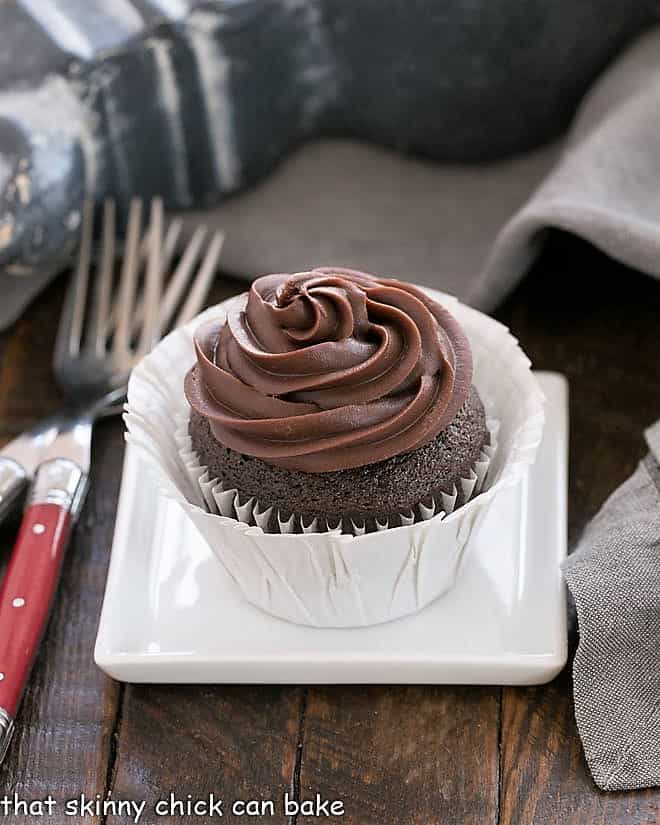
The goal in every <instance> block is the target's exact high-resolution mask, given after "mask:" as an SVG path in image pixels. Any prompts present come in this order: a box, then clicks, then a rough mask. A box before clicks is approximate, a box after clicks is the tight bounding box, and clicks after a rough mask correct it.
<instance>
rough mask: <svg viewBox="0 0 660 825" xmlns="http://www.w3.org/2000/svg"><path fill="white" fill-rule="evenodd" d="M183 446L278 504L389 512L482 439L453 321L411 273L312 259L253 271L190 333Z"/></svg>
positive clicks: (307, 517)
mask: <svg viewBox="0 0 660 825" xmlns="http://www.w3.org/2000/svg"><path fill="white" fill-rule="evenodd" d="M195 347H196V353H197V363H196V364H195V366H194V367H193V368H192V369H191V370H190V372H189V373H188V375H187V377H186V383H185V390H186V396H187V398H188V401H189V403H190V406H191V408H192V412H191V418H190V425H189V432H190V435H191V438H192V444H193V448H194V449H195V450H196V451H197V453H198V455H199V458H200V461H201V463H202V464H204V465H206V466H207V467H208V468H209V471H210V473H211V476H212V477H217V478H218V479H220V480H221V481H222V482H223V484H224V486H225V487H226V488H235V489H237V490H238V491H239V493H240V495H241V499H242V500H245V499H247V498H250V497H256V498H257V499H258V501H259V503H260V504H261V506H262V508H265V507H269V506H273V507H274V508H275V511H279V512H280V515H281V516H282V517H283V518H286V517H288V515H289V514H291V513H294V514H296V515H298V516H300V517H302V519H303V522H304V523H305V524H309V523H310V522H311V521H312V520H313V519H314V518H315V517H316V518H318V519H319V520H320V522H321V523H323V522H325V523H327V524H329V525H330V526H333V525H334V524H336V523H337V521H338V520H339V519H340V518H344V519H346V520H348V519H352V520H353V521H354V522H355V523H356V524H361V523H364V524H365V525H366V527H367V529H368V530H371V529H375V522H376V520H378V521H379V522H381V523H383V522H385V521H387V522H388V523H389V525H390V526H398V525H399V524H400V523H401V520H400V514H402V513H408V512H410V511H411V510H412V511H413V512H414V513H415V512H416V514H417V515H419V511H418V510H417V511H415V508H416V507H417V505H418V504H419V502H420V501H421V502H424V501H428V500H429V499H430V498H431V497H432V496H435V497H436V498H437V497H438V494H439V492H440V491H445V492H451V491H452V488H453V487H454V486H455V485H456V486H457V488H458V490H459V499H458V501H457V506H460V504H462V503H464V502H463V501H462V498H461V497H460V483H459V480H460V479H461V478H466V477H468V476H469V475H470V470H471V468H472V467H473V466H474V464H475V462H476V461H477V460H478V459H479V456H480V454H481V452H482V448H483V447H484V445H485V444H486V443H487V440H488V432H487V429H486V421H485V413H484V408H483V404H482V402H481V399H480V398H479V395H478V393H477V390H476V389H475V388H474V386H472V384H471V380H472V356H471V351H470V347H469V343H468V341H467V338H466V336H465V334H464V332H463V330H462V329H461V327H460V325H459V324H458V322H457V321H456V320H455V319H454V318H453V317H452V316H451V314H450V313H449V312H448V311H447V310H446V309H445V308H444V307H442V306H441V305H440V304H438V303H437V302H435V301H433V300H431V299H430V298H429V297H428V296H427V295H426V294H425V293H424V292H422V291H421V290H420V289H418V288H417V287H414V286H412V285H410V284H406V283H404V282H401V281H395V280H390V279H385V278H375V277H373V276H370V275H366V274H364V273H359V272H354V271H352V270H345V269H335V268H332V269H331V268H325V269H316V270H312V271H311V272H305V273H298V274H296V275H271V276H265V277H262V278H259V279H257V280H256V281H255V282H254V283H253V285H252V287H251V289H250V291H249V293H246V294H243V295H241V296H239V297H238V298H237V299H235V300H234V302H232V304H231V305H230V306H229V308H228V311H227V316H226V319H222V320H221V321H217V322H216V321H214V322H211V323H209V324H206V325H203V326H202V327H201V328H200V329H199V330H198V331H197V333H196V335H195Z"/></svg>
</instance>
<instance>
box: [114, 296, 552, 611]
mask: <svg viewBox="0 0 660 825" xmlns="http://www.w3.org/2000/svg"><path fill="white" fill-rule="evenodd" d="M427 291H428V292H429V294H430V295H431V297H433V298H435V299H436V300H438V301H440V303H442V304H443V305H444V306H446V307H447V309H448V310H449V311H450V312H451V313H452V314H453V315H454V316H455V317H456V318H457V319H458V321H459V322H460V323H461V324H462V325H463V328H464V329H465V331H466V334H467V335H468V338H469V340H470V344H471V346H472V353H473V358H474V377H473V382H474V384H475V386H476V388H477V390H478V391H479V394H480V396H481V398H482V400H483V402H484V406H485V407H486V411H487V416H488V425H489V428H490V431H491V438H492V439H493V443H492V445H491V446H492V448H493V449H489V450H485V451H484V456H483V457H480V459H479V461H478V462H477V463H476V464H475V467H474V473H473V474H471V475H470V478H469V479H465V480H464V482H463V481H462V482H461V487H462V488H463V489H461V490H460V491H457V493H458V495H457V499H456V500H465V499H467V500H465V501H464V503H462V504H461V506H458V507H456V506H455V504H456V500H454V497H453V491H452V494H451V495H449V496H446V495H445V496H442V495H441V496H439V498H436V499H435V500H434V501H433V502H432V503H431V502H428V501H426V500H422V502H420V503H419V504H418V505H417V508H416V509H417V512H416V513H412V514H408V517H407V518H404V519H403V522H404V523H402V524H401V525H400V526H397V527H394V526H392V527H390V526H389V525H386V524H381V525H379V527H380V528H381V529H378V530H375V531H373V532H366V533H363V534H361V535H360V530H359V529H358V530H355V529H354V527H353V526H352V525H344V524H340V525H330V528H331V529H328V525H327V524H325V525H324V524H319V523H318V520H317V523H316V524H314V523H313V522H312V523H311V524H304V525H301V524H300V521H299V519H298V520H297V519H296V516H295V515H294V516H293V519H292V520H291V519H290V518H287V521H286V522H283V523H282V525H281V526H280V521H282V520H281V519H280V521H277V532H273V533H270V532H265V531H264V529H263V528H262V526H260V524H264V525H265V524H266V516H267V514H266V513H264V512H262V511H261V508H259V507H258V505H257V503H256V502H255V501H250V500H247V501H244V500H241V498H240V496H239V497H238V499H237V495H236V491H232V490H224V489H221V485H218V484H217V482H215V481H214V480H213V479H211V478H209V477H208V475H207V476H206V477H205V476H204V472H205V468H204V467H202V466H201V465H200V464H199V462H198V461H197V460H196V457H195V456H194V453H193V452H192V449H191V445H190V442H189V440H187V439H188V435H187V422H188V417H189V415H190V410H189V408H188V404H187V401H186V399H185V396H184V393H183V381H184V377H185V374H186V372H187V371H188V369H190V367H191V366H192V364H193V363H194V361H195V355H194V349H193V342H192V338H193V332H194V330H195V329H196V328H197V326H198V325H199V324H201V323H203V322H205V321H207V320H209V319H211V318H222V317H223V316H224V314H225V305H223V304H220V305H219V306H216V307H213V308H211V309H209V310H207V311H206V312H205V313H203V314H202V315H201V316H199V317H198V318H197V319H195V320H194V321H193V322H191V323H190V324H188V325H187V326H185V327H183V328H182V329H179V330H176V331H175V332H173V333H171V334H170V335H169V336H167V338H165V339H164V340H163V341H162V342H161V343H160V344H159V345H158V346H157V347H156V348H155V349H154V350H153V351H152V352H151V353H150V354H149V355H148V356H147V357H146V358H145V359H144V360H143V361H142V362H141V363H140V364H139V365H138V366H137V367H136V369H135V370H134V372H133V375H132V378H131V382H130V386H129V392H128V407H127V414H126V423H127V427H128V431H129V435H128V438H129V440H130V442H131V443H132V444H133V445H134V446H135V447H136V448H138V449H139V451H140V453H141V454H142V457H143V459H144V466H145V468H146V469H147V470H148V471H149V473H150V474H151V475H152V477H153V478H154V480H155V482H156V484H157V485H158V488H159V489H160V491H161V493H162V494H163V495H165V496H167V497H169V498H171V499H174V500H175V501H177V502H178V503H179V504H180V506H181V507H182V508H183V509H184V510H185V512H186V513H187V514H188V516H189V517H190V518H191V519H192V521H193V522H194V524H195V525H196V526H197V528H198V529H199V531H200V532H201V534H202V535H203V536H204V538H205V539H206V541H207V542H208V544H209V546H210V548H211V549H212V550H213V552H214V554H215V555H216V557H217V558H218V560H219V561H220V563H222V564H223V566H224V567H225V569H226V570H227V572H228V573H229V575H230V576H231V577H232V578H233V579H234V581H235V582H236V584H237V586H238V587H239V588H240V590H241V592H242V593H243V595H244V597H245V598H246V599H247V600H248V601H250V602H251V603H252V604H254V605H256V606H258V607H260V608H261V609H263V610H265V611H267V612H269V613H272V614H274V615H276V616H278V617H280V618H282V619H286V620H288V621H291V622H296V623H298V624H307V625H314V626H318V627H357V626H365V625H370V624H377V623H380V622H384V621H389V620H391V619H396V618H398V617H401V616H405V615H407V614H410V613H413V612H415V611H417V610H420V609H421V608H423V607H424V606H425V605H427V604H429V603H430V602H431V601H433V600H434V599H436V598H437V597H438V596H440V595H441V594H442V593H444V592H445V591H446V590H448V589H449V588H450V587H451V586H452V585H453V583H454V581H455V577H456V575H457V572H458V569H459V564H460V561H461V558H462V557H463V554H464V553H465V552H466V548H468V547H469V545H470V542H471V541H472V539H473V538H474V536H476V535H477V533H478V532H479V531H480V529H481V525H482V522H483V516H484V515H485V513H486V512H487V511H488V509H489V508H490V507H497V506H498V498H499V495H500V493H501V492H502V490H504V489H505V488H507V487H509V486H511V485H512V484H516V483H518V482H519V481H520V479H521V478H523V477H524V476H525V475H526V473H527V472H528V469H529V466H530V464H532V462H533V461H534V458H535V455H536V450H537V447H538V445H539V443H540V441H541V436H542V433H543V421H544V415H543V395H542V393H541V390H540V389H539V386H538V384H537V382H536V379H535V378H534V376H533V375H532V373H531V370H530V363H529V360H528V359H527V358H526V356H525V355H524V353H523V352H522V351H521V349H520V347H519V346H518V343H517V341H516V339H515V338H514V337H513V336H512V335H511V334H510V333H509V331H508V330H507V329H506V327H504V326H503V325H502V324H499V323H498V322H497V321H494V320H493V319H492V318H489V317H488V316H486V315H483V314H481V313H479V312H477V311H476V310H473V309H470V308H469V307H466V306H464V305H462V304H460V303H459V302H458V301H456V299H454V298H452V297H450V296H447V295H443V294H441V293H437V292H434V291H432V290H427ZM494 422H497V423H498V424H499V427H498V426H497V425H494ZM495 444H496V446H495ZM473 476H474V477H473ZM464 484H465V487H463V485H464ZM227 513H229V514H230V515H226V514H227ZM268 515H269V519H268V521H269V522H270V521H271V519H272V515H273V514H272V513H270V514H268ZM241 519H242V520H241ZM413 519H414V520H413ZM406 521H408V522H411V523H405V522H406ZM248 522H250V523H248ZM358 527H359V525H358ZM323 528H325V532H322V530H323ZM501 529H506V525H503V526H502V527H501ZM510 529H511V530H512V531H513V530H517V529H519V525H513V524H512V525H510ZM317 530H318V531H319V532H316V531H317ZM346 530H348V531H349V532H346ZM294 531H299V532H294ZM353 533H354V534H353Z"/></svg>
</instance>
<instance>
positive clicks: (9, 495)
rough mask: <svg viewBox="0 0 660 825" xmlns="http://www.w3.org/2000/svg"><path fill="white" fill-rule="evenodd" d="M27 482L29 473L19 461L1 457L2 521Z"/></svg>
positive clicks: (0, 503)
mask: <svg viewBox="0 0 660 825" xmlns="http://www.w3.org/2000/svg"><path fill="white" fill-rule="evenodd" d="M27 482H28V476H27V473H26V472H25V470H24V469H23V467H21V465H20V464H19V463H18V462H17V461H14V460H13V459H11V458H6V457H4V456H3V457H0V523H1V522H3V521H4V520H5V519H6V518H7V516H8V515H9V514H10V513H11V511H12V510H13V509H14V506H15V505H16V504H17V502H18V499H19V498H20V495H21V493H22V492H23V490H24V489H25V487H27Z"/></svg>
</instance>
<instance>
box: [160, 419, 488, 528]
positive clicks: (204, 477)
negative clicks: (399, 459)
mask: <svg viewBox="0 0 660 825" xmlns="http://www.w3.org/2000/svg"><path fill="white" fill-rule="evenodd" d="M177 423H178V426H177V430H176V433H175V438H176V442H177V444H178V447H179V456H180V458H181V462H182V463H183V465H184V467H185V468H186V471H187V473H188V476H189V478H190V483H191V484H192V485H193V486H197V487H198V488H199V491H200V493H201V495H202V498H203V500H204V503H205V505H206V508H207V510H208V512H209V513H213V514H215V515H220V516H225V518H232V519H236V520H237V521H241V522H243V523H244V524H248V525H256V526H257V527H259V528H261V529H262V530H263V531H264V533H286V534H292V533H327V532H334V533H337V534H345V535H352V536H363V535H365V533H366V532H367V530H366V527H365V525H364V523H362V524H356V523H355V522H354V521H353V520H352V519H341V518H340V519H339V520H338V521H337V522H333V523H329V522H328V520H327V519H326V518H325V517H324V516H320V517H319V516H316V517H314V518H312V519H308V520H307V522H306V521H305V519H304V517H303V516H302V515H300V514H299V513H282V512H281V511H279V510H278V509H277V508H276V507H275V506H270V507H264V506H263V505H262V504H260V502H259V500H258V499H257V498H256V497H254V496H252V497H250V496H245V495H242V494H241V492H240V491H239V490H238V489H236V488H231V487H225V486H224V485H223V483H222V481H220V479H218V478H212V477H211V474H210V472H209V470H208V468H207V467H206V466H204V465H203V464H202V463H201V462H200V460H199V456H198V454H197V453H196V452H195V450H194V448H193V445H192V439H191V437H190V434H189V433H188V418H184V419H179V421H178V422H177ZM486 427H487V429H488V433H489V443H488V444H485V445H484V446H483V448H482V451H481V454H480V456H479V458H478V459H477V461H476V462H475V463H474V465H473V467H472V468H471V470H470V473H469V475H468V477H467V478H461V479H459V485H460V489H458V488H457V487H456V485H454V487H453V489H452V490H451V491H450V492H445V491H443V490H440V489H439V490H437V491H435V492H434V493H433V494H430V495H425V496H424V497H423V498H422V499H421V500H420V501H418V502H417V503H416V504H415V505H414V507H412V508H410V509H407V510H403V511H401V512H399V513H397V514H396V515H397V517H398V522H399V523H398V524H395V525H393V526H396V527H400V526H408V525H411V524H414V523H415V522H416V521H428V520H429V519H431V518H436V517H437V518H439V519H442V518H445V516H448V515H451V513H453V512H454V509H455V508H456V506H457V504H459V506H460V505H461V504H465V503H467V502H468V501H470V499H471V498H473V497H474V496H476V495H478V494H479V493H480V492H481V491H482V489H483V486H484V483H485V481H486V477H487V475H488V468H489V467H490V463H491V460H492V457H493V456H494V455H495V453H496V451H497V433H498V431H499V422H498V421H496V420H495V419H494V418H491V417H488V416H487V418H486ZM375 527H376V530H377V531H383V530H388V529H390V525H389V519H388V517H387V515H386V516H382V515H381V516H380V517H376V518H375Z"/></svg>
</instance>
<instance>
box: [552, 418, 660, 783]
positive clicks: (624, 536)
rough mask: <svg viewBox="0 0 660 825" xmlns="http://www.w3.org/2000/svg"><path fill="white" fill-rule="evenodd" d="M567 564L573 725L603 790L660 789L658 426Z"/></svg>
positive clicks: (659, 471)
mask: <svg viewBox="0 0 660 825" xmlns="http://www.w3.org/2000/svg"><path fill="white" fill-rule="evenodd" d="M646 439H647V441H648V444H649V447H650V452H649V454H648V455H647V456H646V458H645V459H644V460H643V461H642V462H640V464H639V466H638V468H637V470H636V471H635V473H634V474H633V475H632V476H631V477H630V478H629V479H628V480H627V481H626V482H625V483H624V484H622V485H621V487H619V489H618V490H616V491H615V492H614V493H613V494H612V495H611V496H610V498H609V499H608V500H607V501H606V502H605V504H604V505H603V508H602V509H601V511H600V512H599V513H598V515H597V516H596V517H595V518H594V520H593V521H592V522H591V524H590V525H589V526H588V528H587V529H586V531H585V533H584V536H583V537H582V539H581V541H580V544H579V546H578V548H577V550H576V551H575V553H573V554H572V555H571V556H569V558H568V559H567V561H566V562H565V563H564V575H565V577H566V582H567V583H568V587H569V589H570V591H571V595H572V596H573V599H574V601H575V607H576V610H577V617H578V625H579V631H580V642H579V645H578V648H577V651H576V654H575V659H574V662H573V689H574V699H575V717H576V720H577V724H578V728H579V731H580V737H581V739H582V744H583V746H584V752H585V756H586V759H587V763H588V764H589V768H590V770H591V773H592V775H593V778H594V780H595V782H596V784H597V785H598V786H599V787H601V788H602V789H603V790H607V791H612V790H630V789H633V788H645V787H650V786H655V785H660V464H659V463H658V462H659V461H660V421H658V422H657V423H656V424H655V425H654V426H653V427H651V428H650V429H649V430H647V432H646Z"/></svg>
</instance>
